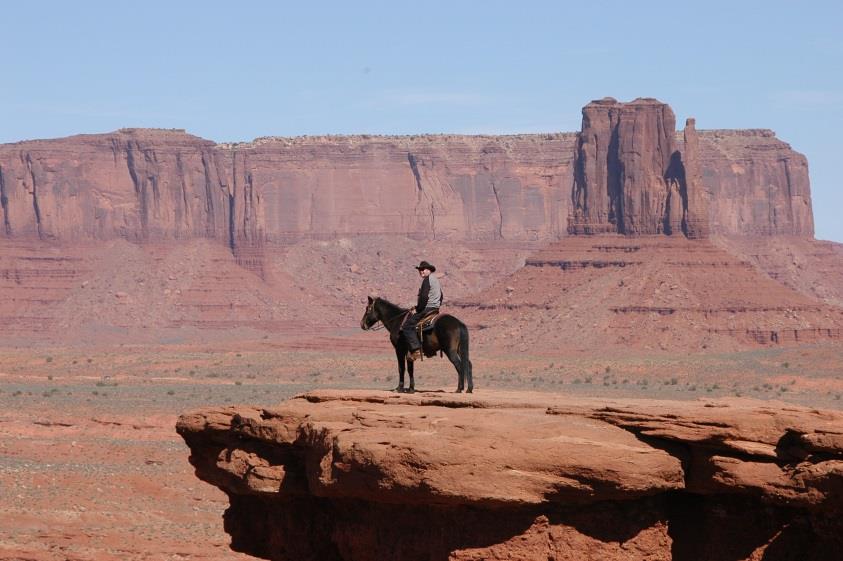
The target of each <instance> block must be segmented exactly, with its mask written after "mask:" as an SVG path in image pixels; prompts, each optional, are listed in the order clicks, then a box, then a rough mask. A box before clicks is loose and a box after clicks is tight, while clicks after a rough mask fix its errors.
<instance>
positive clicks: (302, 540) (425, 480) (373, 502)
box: [177, 390, 843, 560]
mask: <svg viewBox="0 0 843 561" xmlns="http://www.w3.org/2000/svg"><path fill="white" fill-rule="evenodd" d="M177 430H178V432H179V434H181V435H182V437H183V438H184V439H185V441H186V442H187V444H188V446H189V447H190V449H191V457H190V460H191V463H192V464H193V465H194V466H195V468H196V474H197V476H198V477H200V478H201V479H203V480H205V481H207V482H209V483H212V484H214V485H216V486H218V487H219V488H221V489H222V490H224V491H225V492H226V493H227V494H228V495H229V498H230V501H231V506H230V508H229V509H228V511H227V513H226V516H225V526H226V530H227V531H228V532H229V533H230V534H231V535H232V547H233V548H234V549H237V550H240V551H244V552H246V553H250V554H252V555H257V556H259V557H264V558H267V559H345V560H352V559H353V560H358V559H398V558H400V559H499V558H501V559H502V558H507V559H509V558H513V559H515V558H518V559H612V558H618V559H621V558H622V559H734V560H736V559H780V558H781V559H785V558H789V557H788V556H791V555H796V554H798V556H799V558H801V559H825V558H832V557H833V555H834V554H836V552H837V551H839V550H840V549H839V548H840V547H841V546H843V543H841V541H842V540H841V538H840V536H841V535H843V531H841V530H843V524H841V522H840V519H839V515H840V513H841V510H843V508H841V507H842V506H843V415H841V414H840V413H837V412H828V411H818V410H810V409H804V408H795V407H790V406H785V405H783V404H774V403H770V402H761V401H748V400H718V401H707V402H703V401H698V402H669V401H652V400H605V399H593V398H574V397H570V396H564V395H553V394H540V393H524V392H488V391H484V393H483V394H481V395H479V396H463V395H455V394H448V393H442V392H423V393H417V394H414V395H402V394H391V393H387V392H377V391H361V390H358V391H352V390H343V391H338V390H323V391H314V392H310V393H307V394H303V395H300V396H297V397H295V398H293V399H291V400H289V401H287V402H285V403H283V404H281V405H279V406H278V407H275V408H256V407H248V406H232V407H224V408H219V409H206V410H202V411H196V412H191V413H186V414H184V415H182V416H181V418H180V419H179V421H178V425H177ZM829 556H831V557H829Z"/></svg>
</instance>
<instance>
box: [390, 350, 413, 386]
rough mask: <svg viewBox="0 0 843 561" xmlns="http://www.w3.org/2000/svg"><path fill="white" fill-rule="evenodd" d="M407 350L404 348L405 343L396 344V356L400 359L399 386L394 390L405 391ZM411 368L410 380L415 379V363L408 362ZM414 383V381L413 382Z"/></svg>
mask: <svg viewBox="0 0 843 561" xmlns="http://www.w3.org/2000/svg"><path fill="white" fill-rule="evenodd" d="M406 354H407V351H406V349H404V345H395V358H397V359H398V386H397V387H396V388H395V389H394V390H392V391H394V392H403V391H404V361H405V360H406V359H407V357H406ZM408 367H409V370H410V380H412V379H413V370H412V368H413V363H412V362H411V363H409V364H408ZM411 383H412V382H411Z"/></svg>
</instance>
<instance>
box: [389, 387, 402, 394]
mask: <svg viewBox="0 0 843 561" xmlns="http://www.w3.org/2000/svg"><path fill="white" fill-rule="evenodd" d="M390 391H391V392H392V393H404V388H402V387H401V386H398V387H397V388H393V389H392V390H390Z"/></svg>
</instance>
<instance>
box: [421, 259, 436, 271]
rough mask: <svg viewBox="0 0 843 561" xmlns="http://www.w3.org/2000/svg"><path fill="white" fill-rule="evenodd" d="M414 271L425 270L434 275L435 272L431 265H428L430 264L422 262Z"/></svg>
mask: <svg viewBox="0 0 843 561" xmlns="http://www.w3.org/2000/svg"><path fill="white" fill-rule="evenodd" d="M416 269H418V270H419V271H421V270H423V269H427V270H428V271H430V272H431V273H435V272H436V267H434V266H433V265H431V264H430V263H428V262H427V261H422V262H421V263H419V266H418V267H416Z"/></svg>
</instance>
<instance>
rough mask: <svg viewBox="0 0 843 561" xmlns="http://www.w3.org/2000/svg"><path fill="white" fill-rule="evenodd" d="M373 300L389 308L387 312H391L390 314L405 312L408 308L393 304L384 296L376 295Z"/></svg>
mask: <svg viewBox="0 0 843 561" xmlns="http://www.w3.org/2000/svg"><path fill="white" fill-rule="evenodd" d="M375 300H376V301H378V302H382V303H383V304H385V305H386V306H387V307H388V308H389V310H388V312H389V313H391V314H400V313H402V312H406V311H407V310H409V308H402V307H401V306H399V305H398V304H393V303H392V302H390V301H389V300H387V299H386V298H380V297H377V298H375Z"/></svg>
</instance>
